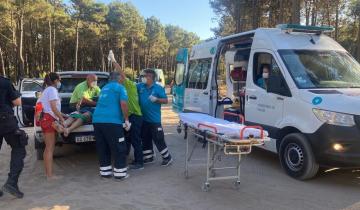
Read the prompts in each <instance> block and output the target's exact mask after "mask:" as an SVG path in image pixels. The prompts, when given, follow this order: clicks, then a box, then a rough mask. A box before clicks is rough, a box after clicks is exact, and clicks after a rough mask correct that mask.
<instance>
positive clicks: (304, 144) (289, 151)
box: [279, 133, 319, 180]
mask: <svg viewBox="0 0 360 210" xmlns="http://www.w3.org/2000/svg"><path fill="white" fill-rule="evenodd" d="M279 156H280V163H281V166H282V168H283V169H284V170H285V172H286V173H287V174H288V175H289V176H291V177H293V178H295V179H299V180H307V179H311V178H313V177H315V176H316V174H317V172H318V171H319V164H318V163H317V162H316V160H315V156H314V153H313V151H312V149H311V146H310V144H309V142H308V140H307V138H306V137H305V135H304V134H301V133H291V134H288V135H286V136H285V137H284V138H283V140H282V141H281V143H280V148H279Z"/></svg>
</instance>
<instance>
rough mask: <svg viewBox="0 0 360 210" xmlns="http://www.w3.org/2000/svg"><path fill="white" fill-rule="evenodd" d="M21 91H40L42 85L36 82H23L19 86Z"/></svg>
mask: <svg viewBox="0 0 360 210" xmlns="http://www.w3.org/2000/svg"><path fill="white" fill-rule="evenodd" d="M21 91H34V92H40V91H42V87H41V85H40V84H39V83H37V82H32V81H29V82H23V84H22V86H21Z"/></svg>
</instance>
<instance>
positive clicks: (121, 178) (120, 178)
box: [114, 174, 130, 182]
mask: <svg viewBox="0 0 360 210" xmlns="http://www.w3.org/2000/svg"><path fill="white" fill-rule="evenodd" d="M129 177H130V174H126V176H123V177H114V178H115V180H116V181H119V182H120V181H124V180H125V179H127V178H129Z"/></svg>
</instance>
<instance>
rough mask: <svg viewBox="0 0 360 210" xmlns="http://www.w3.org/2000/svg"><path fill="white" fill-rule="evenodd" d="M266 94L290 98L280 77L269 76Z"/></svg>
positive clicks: (287, 89)
mask: <svg viewBox="0 0 360 210" xmlns="http://www.w3.org/2000/svg"><path fill="white" fill-rule="evenodd" d="M267 92H268V93H274V94H278V95H282V96H287V97H291V92H290V89H289V87H288V86H287V84H286V81H285V79H284V77H282V75H280V76H279V75H270V76H269V80H268V83H267Z"/></svg>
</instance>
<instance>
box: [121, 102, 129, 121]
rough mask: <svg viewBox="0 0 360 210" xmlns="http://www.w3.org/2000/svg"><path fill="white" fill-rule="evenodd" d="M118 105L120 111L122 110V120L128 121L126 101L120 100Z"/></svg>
mask: <svg viewBox="0 0 360 210" xmlns="http://www.w3.org/2000/svg"><path fill="white" fill-rule="evenodd" d="M120 106H121V111H122V113H123V115H124V120H125V121H129V108H128V104H127V102H126V101H121V102H120Z"/></svg>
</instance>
